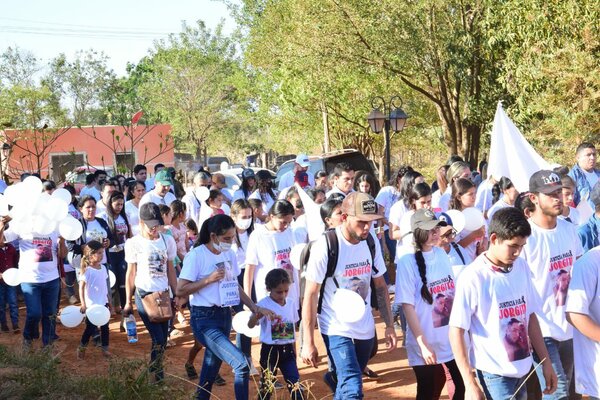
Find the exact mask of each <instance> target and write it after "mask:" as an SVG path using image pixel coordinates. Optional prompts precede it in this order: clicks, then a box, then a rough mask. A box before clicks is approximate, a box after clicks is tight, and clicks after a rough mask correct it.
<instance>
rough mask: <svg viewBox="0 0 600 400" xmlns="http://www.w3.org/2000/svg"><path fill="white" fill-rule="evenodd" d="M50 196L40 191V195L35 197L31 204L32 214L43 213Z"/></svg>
mask: <svg viewBox="0 0 600 400" xmlns="http://www.w3.org/2000/svg"><path fill="white" fill-rule="evenodd" d="M51 198H52V197H51V196H50V195H49V194H48V193H46V192H43V193H40V195H39V196H38V197H37V200H36V202H35V205H34V206H33V214H34V215H45V213H46V210H47V209H48V202H50V199H51Z"/></svg>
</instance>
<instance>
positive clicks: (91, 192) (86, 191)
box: [79, 186, 102, 202]
mask: <svg viewBox="0 0 600 400" xmlns="http://www.w3.org/2000/svg"><path fill="white" fill-rule="evenodd" d="M85 196H92V197H93V198H94V199H96V202H98V201H100V199H101V198H102V196H101V195H100V191H99V190H98V189H96V187H95V186H92V187H91V188H89V187H87V186H84V187H83V188H81V192H80V193H79V197H80V198H81V197H85Z"/></svg>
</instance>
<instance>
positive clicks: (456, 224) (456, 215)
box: [446, 210, 465, 233]
mask: <svg viewBox="0 0 600 400" xmlns="http://www.w3.org/2000/svg"><path fill="white" fill-rule="evenodd" d="M446 214H448V216H449V217H450V219H452V227H453V228H454V230H455V231H456V233H460V232H462V230H463V229H465V216H464V215H463V213H462V212H460V211H458V210H448V211H446Z"/></svg>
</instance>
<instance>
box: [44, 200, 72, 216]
mask: <svg viewBox="0 0 600 400" xmlns="http://www.w3.org/2000/svg"><path fill="white" fill-rule="evenodd" d="M68 213H69V206H68V205H67V203H65V202H64V201H62V200H61V199H58V198H53V197H51V198H50V199H49V200H48V204H47V205H46V209H45V213H44V215H45V216H46V218H48V219H49V220H50V221H54V222H58V221H62V220H63V219H65V217H66V216H67V214H68Z"/></svg>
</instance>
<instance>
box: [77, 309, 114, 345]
mask: <svg viewBox="0 0 600 400" xmlns="http://www.w3.org/2000/svg"><path fill="white" fill-rule="evenodd" d="M97 329H98V327H97V326H96V325H94V324H92V323H91V322H90V320H89V319H88V318H87V317H85V330H84V331H83V335H81V346H83V347H85V346H87V345H88V343H89V342H90V338H91V337H92V336H94V335H95V334H96V332H98V330H97ZM100 342H101V343H102V348H103V349H108V323H107V324H104V325H102V326H101V327H100Z"/></svg>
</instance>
